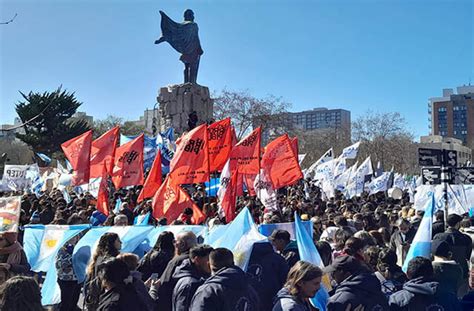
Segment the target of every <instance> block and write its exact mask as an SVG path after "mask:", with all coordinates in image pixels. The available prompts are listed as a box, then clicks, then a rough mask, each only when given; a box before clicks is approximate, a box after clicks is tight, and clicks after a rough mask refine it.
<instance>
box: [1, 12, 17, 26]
mask: <svg viewBox="0 0 474 311" xmlns="http://www.w3.org/2000/svg"><path fill="white" fill-rule="evenodd" d="M17 16H18V13H15V16H13V18H12V19H11V20H9V21H6V22H0V25H7V24H10V23H12V22H13V21H14V20H15V18H16V17H17Z"/></svg>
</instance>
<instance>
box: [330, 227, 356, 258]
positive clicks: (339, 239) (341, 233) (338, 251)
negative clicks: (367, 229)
mask: <svg viewBox="0 0 474 311" xmlns="http://www.w3.org/2000/svg"><path fill="white" fill-rule="evenodd" d="M351 237H352V233H351V232H350V231H348V230H344V229H337V231H336V233H335V234H334V251H333V257H334V258H337V257H338V256H341V255H342V254H343V253H344V247H345V246H346V241H347V240H348V239H349V238H351Z"/></svg>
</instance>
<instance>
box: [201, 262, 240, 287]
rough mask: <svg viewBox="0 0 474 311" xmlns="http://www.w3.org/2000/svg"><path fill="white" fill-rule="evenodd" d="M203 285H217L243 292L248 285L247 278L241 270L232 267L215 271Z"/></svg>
mask: <svg viewBox="0 0 474 311" xmlns="http://www.w3.org/2000/svg"><path fill="white" fill-rule="evenodd" d="M205 284H219V285H222V286H224V287H226V288H229V289H235V290H244V289H246V288H247V285H248V277H247V275H246V274H245V272H244V271H242V269H240V268H239V267H237V266H232V267H229V268H222V269H221V270H219V271H217V273H216V274H214V275H213V276H211V277H210V278H209V279H207V280H206V282H205Z"/></svg>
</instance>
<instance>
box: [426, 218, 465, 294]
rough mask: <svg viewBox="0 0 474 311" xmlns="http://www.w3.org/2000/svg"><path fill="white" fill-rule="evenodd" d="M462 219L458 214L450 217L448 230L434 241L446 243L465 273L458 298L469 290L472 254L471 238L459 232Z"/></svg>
mask: <svg viewBox="0 0 474 311" xmlns="http://www.w3.org/2000/svg"><path fill="white" fill-rule="evenodd" d="M461 221H462V217H461V216H459V215H456V214H451V215H449V216H448V221H447V222H448V229H446V232H444V233H438V234H437V235H435V237H434V238H433V241H445V242H447V243H448V245H449V247H450V250H451V252H452V259H453V260H454V261H456V262H457V263H458V264H459V265H460V266H461V269H462V271H463V279H462V282H461V286H460V287H459V290H458V297H459V298H461V297H462V296H464V295H465V294H466V293H467V292H468V290H469V265H468V263H469V260H470V258H471V253H472V240H471V238H470V237H469V236H468V235H466V234H464V233H461V232H460V231H459V228H460V223H461Z"/></svg>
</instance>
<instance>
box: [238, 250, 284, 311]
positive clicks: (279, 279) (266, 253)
mask: <svg viewBox="0 0 474 311" xmlns="http://www.w3.org/2000/svg"><path fill="white" fill-rule="evenodd" d="M288 270H289V267H288V264H287V262H286V260H285V259H284V258H283V257H282V256H280V255H279V254H277V253H275V251H274V250H273V247H272V245H271V244H270V243H269V242H259V243H255V244H254V245H253V248H252V253H251V254H250V260H249V264H248V267H247V273H248V274H250V275H251V276H252V277H251V278H250V285H251V286H252V287H253V288H254V289H255V291H256V292H257V294H258V297H259V299H260V307H259V310H262V311H267V310H269V311H270V310H272V307H273V298H274V297H275V295H276V293H277V292H278V291H279V290H280V289H281V287H282V286H283V284H284V283H285V281H286V277H287V275H288Z"/></svg>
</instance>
